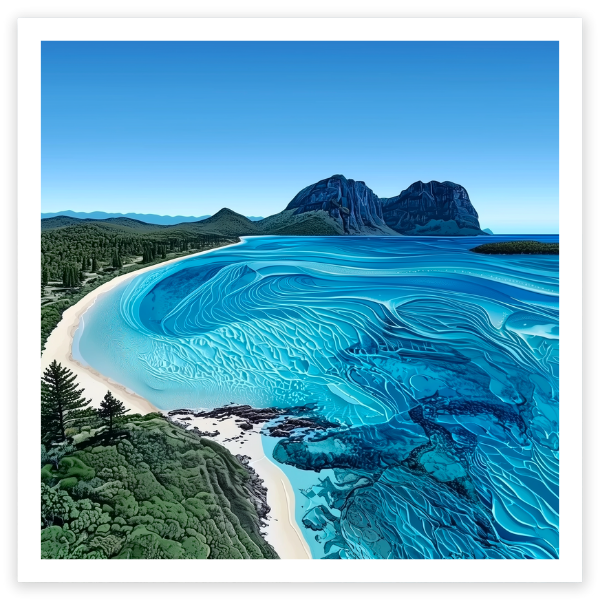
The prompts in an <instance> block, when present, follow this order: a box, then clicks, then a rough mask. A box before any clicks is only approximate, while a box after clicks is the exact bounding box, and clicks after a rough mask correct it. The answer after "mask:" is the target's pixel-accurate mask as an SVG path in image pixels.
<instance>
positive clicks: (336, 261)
mask: <svg viewBox="0 0 600 600" xmlns="http://www.w3.org/2000/svg"><path fill="white" fill-rule="evenodd" d="M524 238H527V239H537V240H540V241H550V242H552V241H558V236H518V237H516V236H494V241H507V240H511V239H524ZM480 243H482V238H410V237H394V238H381V237H378V238H363V237H336V238H331V237H328V238H299V237H290V238H285V237H258V238H249V239H245V240H244V242H243V243H242V244H239V245H236V246H230V247H227V248H223V249H220V250H218V251H216V252H211V253H208V254H206V255H200V256H197V257H191V258H190V259H188V260H185V261H182V262H179V263H175V264H173V265H166V266H164V267H162V268H159V269H156V270H154V271H150V272H147V273H143V274H140V275H139V276H137V277H135V278H134V279H133V280H132V281H130V282H126V283H124V284H122V285H121V286H119V287H117V288H115V289H114V290H112V291H111V292H109V293H107V294H104V295H102V296H100V297H99V298H98V299H97V301H96V303H95V305H94V306H93V307H92V308H91V309H90V310H89V311H88V312H87V313H86V314H85V315H84V318H83V323H82V325H81V326H80V329H79V330H78V333H77V335H76V338H75V342H74V350H73V351H74V354H75V355H76V356H80V357H81V358H82V359H83V360H84V361H85V362H87V363H88V364H90V365H91V366H92V367H94V368H95V369H97V370H98V371H100V372H101V373H103V374H104V375H106V376H108V377H110V378H112V379H114V380H115V381H118V382H119V383H121V384H123V385H125V386H127V387H128V388H130V389H132V390H134V391H135V392H137V393H138V394H140V395H142V396H144V397H145V398H148V400H150V401H151V402H152V403H153V404H154V405H155V406H157V407H159V408H161V409H174V408H183V407H190V408H211V407H215V406H221V405H223V404H225V403H228V402H231V401H233V402H236V403H243V404H251V405H252V406H255V407H267V406H278V407H287V406H300V405H306V404H310V405H311V406H313V407H314V408H313V410H314V412H315V413H318V415H319V416H321V417H325V418H327V419H328V420H330V421H332V422H334V423H337V424H339V427H338V428H337V429H336V430H333V431H331V432H330V433H328V434H323V433H313V434H308V435H302V436H297V437H295V438H292V439H284V440H280V441H277V440H265V445H266V446H267V447H268V450H269V451H270V452H272V455H273V457H274V460H276V461H277V462H279V463H280V464H281V465H283V466H284V468H285V470H286V472H287V473H288V475H289V477H290V481H291V483H292V486H293V487H294V489H295V490H296V498H297V517H298V519H297V520H298V522H299V523H300V524H301V527H302V528H303V530H304V531H305V537H306V539H307V540H308V541H309V543H310V545H311V549H312V551H313V555H315V556H317V557H322V556H326V557H327V558H355V557H359V558H556V557H558V448H559V446H558V439H559V436H558V348H559V339H558V338H559V335H558V333H559V327H558V257H557V256H486V255H480V254H474V253H472V252H469V251H468V249H469V248H471V247H473V246H476V245H478V244H480ZM301 490H303V492H301ZM302 512H303V514H301V513H302ZM315 538H317V539H315Z"/></svg>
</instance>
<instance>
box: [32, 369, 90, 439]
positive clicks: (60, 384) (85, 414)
mask: <svg viewBox="0 0 600 600" xmlns="http://www.w3.org/2000/svg"><path fill="white" fill-rule="evenodd" d="M75 379H76V377H75V375H74V374H73V372H72V371H70V370H69V369H67V368H66V367H63V366H62V365H61V364H60V363H57V362H56V360H54V361H53V362H52V363H51V364H50V366H49V367H48V368H47V369H46V370H45V371H44V374H43V375H42V441H43V442H57V441H58V442H64V441H65V440H66V439H67V436H66V434H65V430H66V429H68V428H69V427H74V426H78V425H81V424H82V423H84V422H86V421H88V420H89V419H90V418H91V417H92V416H93V413H95V411H94V410H93V409H90V408H86V407H87V406H88V404H89V403H90V402H91V400H86V399H85V398H82V397H81V395H82V394H83V392H84V390H83V389H78V388H79V384H78V383H75Z"/></svg>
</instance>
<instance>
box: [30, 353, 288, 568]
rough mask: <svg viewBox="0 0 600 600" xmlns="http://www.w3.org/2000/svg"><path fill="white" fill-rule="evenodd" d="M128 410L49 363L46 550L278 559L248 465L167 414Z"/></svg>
mask: <svg viewBox="0 0 600 600" xmlns="http://www.w3.org/2000/svg"><path fill="white" fill-rule="evenodd" d="M128 413H129V411H128V410H126V409H125V407H124V406H123V404H122V403H121V402H120V401H119V400H117V399H116V398H114V397H113V396H112V394H111V393H110V392H107V394H106V395H105V397H104V399H103V401H102V402H101V404H100V408H99V409H95V408H92V407H90V400H89V399H85V398H84V390H83V389H81V388H80V386H79V384H78V383H77V380H76V377H75V376H74V375H73V373H72V372H71V371H69V370H68V369H66V368H64V367H62V365H60V364H57V363H56V361H55V362H53V363H52V364H51V365H50V366H49V367H48V368H47V369H46V371H45V373H44V376H43V377H42V436H41V442H42V446H41V480H42V482H41V556H42V558H51V559H57V558H58V559H68V558H77V559H82V558H83V559H112V558H117V559H144V558H150V559H181V558H183V559H185V558H187V559H194V558H208V559H212V558H215V559H222V558H238V559H243V558H254V559H262V558H278V556H277V554H276V552H275V551H274V550H273V548H272V547H271V546H270V545H269V544H268V543H267V542H266V541H265V540H264V538H263V537H262V536H261V534H260V526H261V519H263V518H264V517H265V516H266V514H267V512H268V510H269V508H268V506H267V505H266V502H265V500H264V498H265V490H264V488H262V486H261V480H259V479H258V478H257V477H256V474H255V473H254V471H253V470H252V469H251V468H249V467H247V466H245V465H244V464H243V462H242V461H241V460H240V458H238V457H235V456H233V455H232V454H231V453H230V452H229V451H228V450H227V449H226V448H224V447H222V446H220V445H219V444H217V443H215V442H213V441H212V440H209V439H206V438H203V437H200V435H198V434H196V433H194V432H191V431H186V430H185V428H182V427H180V426H177V425H175V424H174V423H172V422H170V421H169V420H168V419H166V418H165V417H163V416H162V415H161V414H160V413H151V414H148V415H145V416H143V417H142V416H140V415H130V414H128Z"/></svg>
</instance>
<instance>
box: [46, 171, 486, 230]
mask: <svg viewBox="0 0 600 600" xmlns="http://www.w3.org/2000/svg"><path fill="white" fill-rule="evenodd" d="M85 223H93V224H95V225H98V226H102V227H104V228H118V229H137V230H155V229H161V230H162V231H165V232H168V231H174V232H175V231H176V232H184V231H185V232H189V233H194V234H195V233H198V234H217V235H224V236H250V235H290V236H291V235H315V236H321V235H487V233H486V232H484V231H482V230H481V228H480V226H479V217H478V215H477V211H476V210H475V208H474V207H473V205H472V204H471V201H470V199H469V194H468V193H467V190H466V189H465V188H464V187H462V186H461V185H458V184H456V183H452V182H450V181H444V182H443V183H439V182H437V181H430V182H429V183H423V182H422V181H417V182H416V183H413V184H412V185H411V186H410V187H409V188H408V189H406V190H404V191H403V192H402V193H400V194H399V195H398V196H394V197H393V198H382V199H380V198H378V197H377V195H376V194H375V193H374V192H373V190H371V189H370V188H369V187H367V185H366V184H365V183H364V182H363V181H354V180H353V179H346V178H345V177H344V176H343V175H333V176H331V177H328V178H327V179H322V180H321V181H318V182H317V183H314V184H313V185H309V186H308V187H306V188H304V189H303V190H302V191H301V192H299V193H298V194H297V195H296V196H295V197H294V198H293V199H292V201H291V202H290V203H289V204H288V205H287V207H286V209H285V210H283V211H282V212H280V213H277V214H275V215H272V216H270V217H267V218H266V219H262V220H260V221H251V220H250V219H249V218H247V217H245V216H243V215H240V214H238V213H236V212H234V211H232V210H230V209H228V208H222V209H221V210H220V211H219V212H218V213H216V214H215V215H213V216H212V217H208V218H206V219H202V220H201V221H196V222H194V223H179V224H177V225H150V224H148V223H143V222H141V221H139V220H135V219H129V218H126V217H120V218H116V219H100V220H96V219H78V218H73V217H69V216H58V217H52V218H49V219H42V229H55V228H58V227H68V226H73V225H77V224H85Z"/></svg>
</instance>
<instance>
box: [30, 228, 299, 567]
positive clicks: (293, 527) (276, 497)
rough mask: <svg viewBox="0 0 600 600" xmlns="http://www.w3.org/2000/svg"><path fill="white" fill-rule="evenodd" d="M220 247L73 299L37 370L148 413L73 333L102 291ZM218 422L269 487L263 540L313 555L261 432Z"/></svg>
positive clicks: (283, 550) (96, 399) (294, 553)
mask: <svg viewBox="0 0 600 600" xmlns="http://www.w3.org/2000/svg"><path fill="white" fill-rule="evenodd" d="M242 243H244V240H243V239H242V241H241V242H239V244H242ZM232 245H238V244H232ZM219 249H220V248H214V249H211V250H207V251H205V252H201V253H197V254H193V255H190V256H181V257H178V258H175V259H173V260H170V261H165V262H163V263H160V264H157V265H152V266H149V267H147V268H146V269H140V270H137V271H134V272H132V273H126V274H124V275H121V276H119V277H115V278H114V279H112V280H110V281H108V282H106V283H105V284H104V285H102V286H100V287H98V288H96V289H95V290H92V291H91V292H90V293H89V294H87V295H86V296H85V297H84V298H82V299H81V300H80V301H79V302H78V303H77V304H75V305H74V306H72V307H70V308H68V309H67V310H65V312H64V313H63V315H62V319H61V320H60V322H59V323H58V325H57V326H56V328H55V329H54V331H52V333H51V334H50V336H49V337H48V341H47V342H46V348H45V350H44V352H43V354H42V357H41V365H40V366H41V369H40V372H41V373H43V371H44V370H45V369H46V367H47V366H48V365H49V364H50V363H51V362H52V361H53V360H56V361H58V362H60V363H62V365H63V366H65V367H67V368H68V369H70V370H71V371H72V372H73V373H74V374H75V375H76V376H77V379H78V381H79V383H80V385H81V387H82V388H84V389H85V394H84V395H85V396H86V397H87V398H91V399H92V405H93V406H95V407H98V406H99V405H100V402H101V401H102V398H103V397H104V394H106V391H107V390H110V391H111V393H112V394H113V396H115V397H116V398H117V399H119V400H120V401H121V402H123V404H124V405H125V406H126V408H128V409H130V410H131V411H132V412H134V413H139V414H142V415H145V414H148V413H151V412H159V410H158V409H157V408H156V407H155V406H154V405H153V404H152V403H150V402H149V401H148V400H147V399H146V398H144V397H142V396H140V395H139V394H136V393H135V392H134V391H132V390H130V389H128V388H127V387H125V386H123V385H121V384H119V383H117V382H116V381H114V380H112V379H110V378H109V377H106V376H104V375H103V374H102V373H100V372H98V371H96V370H95V369H93V368H92V367H90V366H88V365H84V364H82V363H81V362H79V361H78V360H77V359H76V358H75V357H74V356H73V353H72V346H73V337H74V335H75V332H76V331H77V328H78V327H79V323H80V319H81V317H82V315H83V314H85V312H86V311H87V310H89V309H90V308H91V307H92V306H93V305H94V303H95V302H96V300H97V299H98V297H99V296H101V295H102V294H105V293H106V292H109V291H110V290H112V289H114V288H115V287H117V286H118V285H120V284H121V283H123V282H124V281H127V280H130V279H133V278H134V277H136V276H138V275H140V274H142V273H146V272H148V271H151V270H154V269H158V268H163V267H165V266H166V265H169V264H174V263H176V262H180V261H182V260H187V259H189V258H190V257H196V256H198V255H199V254H208V253H209V252H214V251H215V250H219ZM219 426H220V427H221V429H223V430H224V434H223V435H222V436H218V437H215V438H213V439H215V441H217V442H218V443H220V444H222V445H223V446H225V447H226V448H227V449H228V450H230V451H231V452H232V453H233V454H244V455H248V456H250V461H249V465H250V466H251V467H252V468H253V469H254V470H255V471H256V472H257V474H258V476H259V477H260V478H261V479H263V481H264V483H265V487H266V488H267V503H268V504H269V506H270V509H271V510H270V513H269V518H268V520H267V525H266V527H265V529H264V535H265V538H266V539H267V541H268V542H269V543H270V544H271V545H272V546H273V547H274V548H275V550H276V551H277V553H278V555H279V556H280V557H281V558H292V559H309V558H311V555H310V551H309V549H308V546H307V544H306V542H305V540H304V538H303V537H302V534H301V533H300V529H299V528H298V525H297V524H296V522H295V519H294V517H293V515H294V510H295V498H294V492H293V490H292V487H291V485H290V482H289V480H288V478H287V477H286V476H285V474H284V473H283V471H282V470H281V469H280V468H279V467H277V466H276V465H275V464H274V463H273V462H271V461H270V460H269V459H268V458H267V457H266V456H265V454H264V451H263V448H262V443H261V437H260V435H258V433H257V434H256V436H254V439H253V440H252V441H249V442H248V443H246V444H244V445H241V444H240V442H239V441H238V440H232V439H231V438H233V437H236V436H237V435H239V432H240V431H241V430H239V428H238V426H237V424H236V423H235V422H234V420H233V419H231V422H230V423H228V424H227V428H226V429H225V428H224V427H223V425H222V424H220V425H219ZM207 428H208V429H210V426H208V425H207V426H205V427H201V429H207ZM225 432H226V433H227V434H225Z"/></svg>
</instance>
